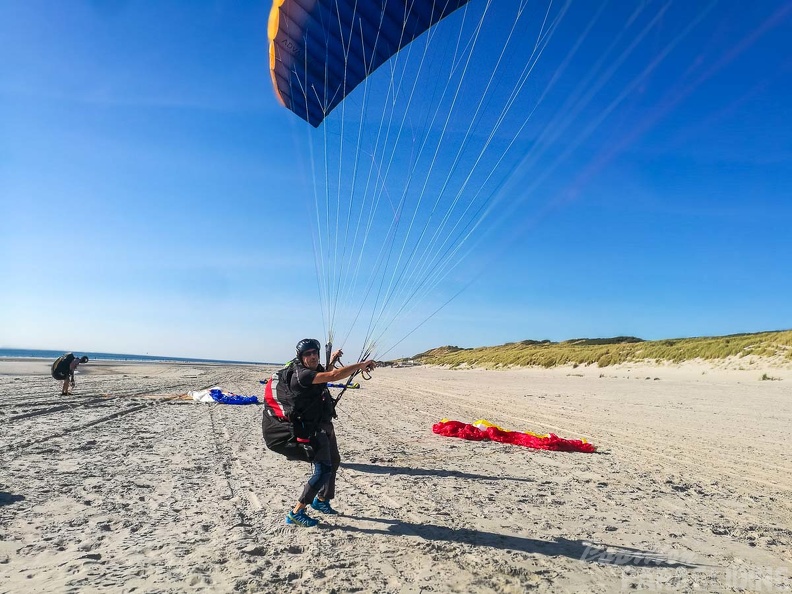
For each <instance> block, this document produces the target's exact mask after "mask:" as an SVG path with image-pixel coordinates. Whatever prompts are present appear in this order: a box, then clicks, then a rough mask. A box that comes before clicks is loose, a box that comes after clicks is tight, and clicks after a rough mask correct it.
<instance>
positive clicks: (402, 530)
mask: <svg viewBox="0 0 792 594" xmlns="http://www.w3.org/2000/svg"><path fill="white" fill-rule="evenodd" d="M356 519H357V520H361V521H364V522H376V523H380V524H387V526H385V527H383V528H361V527H358V526H343V525H335V526H333V527H332V529H333V530H345V531H348V532H362V533H365V534H389V535H395V536H418V537H420V538H423V539H424V540H429V541H446V542H462V543H467V544H471V545H476V546H483V547H492V548H494V549H504V550H509V551H520V552H523V553H532V554H537V555H546V556H548V557H559V556H560V557H568V558H570V559H577V560H578V561H585V562H587V563H599V564H602V565H617V566H628V565H631V566H645V567H649V566H653V567H685V568H695V567H701V565H699V564H695V563H690V562H685V561H679V560H675V559H670V558H668V557H667V556H666V555H662V554H660V553H653V552H651V551H643V550H641V549H634V548H630V547H621V546H611V545H607V544H602V543H599V544H596V543H591V542H586V541H582V540H569V539H567V538H556V539H555V540H537V539H533V538H525V537H523V536H510V535H506V534H496V533H494V532H484V531H482V530H470V529H467V528H458V529H454V528H448V527H446V526H435V525H434V524H414V523H411V522H402V521H401V520H386V519H383V518H366V517H360V516H357V517H356ZM320 526H322V525H321V524H320Z"/></svg>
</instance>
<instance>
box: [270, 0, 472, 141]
mask: <svg viewBox="0 0 792 594" xmlns="http://www.w3.org/2000/svg"><path fill="white" fill-rule="evenodd" d="M468 1H469V0H273V3H272V10H271V11H270V17H269V29H268V35H269V40H270V74H271V75H272V82H273V85H274V88H275V94H276V96H277V98H278V100H279V101H280V102H281V103H282V104H283V105H284V106H285V107H287V108H288V109H290V110H291V111H293V112H294V113H296V114H297V115H298V116H300V117H301V118H302V119H304V120H305V121H307V122H308V123H310V124H311V125H312V126H318V125H319V124H321V123H322V120H324V118H325V117H326V116H327V115H328V114H329V113H330V112H331V111H333V109H335V107H336V106H338V104H339V103H340V102H341V101H342V100H343V99H344V98H345V97H346V96H347V95H348V94H349V93H350V92H351V91H352V90H353V89H354V88H355V87H357V86H358V85H359V84H360V83H361V82H362V81H363V80H365V78H366V77H367V76H368V75H370V74H371V73H372V72H374V71H375V70H376V69H377V68H379V67H380V66H381V65H382V64H383V63H385V62H386V61H387V60H388V59H390V57H391V56H393V55H394V54H395V53H396V52H398V51H399V50H400V49H402V48H403V47H404V46H406V45H407V44H409V43H410V42H412V41H413V40H414V39H415V38H416V37H418V36H420V35H421V34H422V33H424V32H425V31H426V30H427V29H429V28H430V27H432V26H433V25H435V24H436V23H437V22H438V21H440V20H441V19H443V18H445V17H446V16H448V15H449V14H451V13H452V12H454V11H455V10H457V9H458V8H460V7H462V6H464V5H465V4H467V2H468Z"/></svg>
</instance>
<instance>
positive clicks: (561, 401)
mask: <svg viewBox="0 0 792 594" xmlns="http://www.w3.org/2000/svg"><path fill="white" fill-rule="evenodd" d="M48 365H49V362H46V361H41V362H30V361H27V362H22V361H8V360H6V361H0V388H1V391H0V393H2V399H1V400H0V427H2V431H1V432H0V447H1V448H2V449H1V450H0V451H1V452H2V454H1V455H2V462H0V592H97V591H107V592H183V591H206V592H210V591H211V592H284V591H289V592H474V593H481V592H526V591H538V592H618V591H631V590H638V591H641V590H645V589H650V590H652V591H666V592H691V591H698V592H701V591H703V592H710V591H715V592H721V591H726V592H729V591H736V592H743V591H748V592H755V591H759V592H771V591H790V582H791V581H792V577H791V576H792V552H791V551H792V547H791V546H790V545H792V530H790V528H792V506H791V504H790V501H791V500H792V480H791V479H790V476H791V475H792V472H791V471H792V453H791V452H792V437H791V436H790V427H792V389H791V388H792V372H790V370H788V369H787V370H784V369H772V370H768V371H767V373H768V375H771V376H773V377H778V378H781V379H780V380H778V381H761V380H760V377H761V375H762V372H761V370H757V369H756V368H753V369H750V370H747V371H739V370H734V369H732V370H728V369H726V370H724V369H713V368H711V367H707V366H704V365H697V364H693V365H685V366H681V367H672V366H664V367H636V366H630V367H620V368H605V369H598V368H593V367H592V368H577V369H572V368H563V369H553V370H516V371H479V370H465V371H450V370H444V369H438V368H425V367H417V368H409V369H378V370H376V371H375V373H374V379H373V380H372V381H370V382H363V387H362V389H360V390H356V391H350V392H348V393H347V395H345V396H344V399H343V401H342V403H341V407H340V411H339V416H340V418H339V419H338V422H337V424H336V427H337V432H338V434H339V441H340V446H341V451H342V456H343V458H344V463H343V467H342V469H341V472H340V476H339V486H338V497H337V499H336V500H335V501H334V503H335V505H336V507H337V508H338V510H339V511H341V512H342V513H341V515H339V516H335V517H327V516H321V519H322V524H321V525H320V527H319V528H314V529H298V528H290V527H287V526H285V525H284V515H285V513H286V511H287V509H288V508H289V507H290V506H291V504H292V503H293V502H294V500H295V498H296V497H297V495H298V493H299V491H300V488H301V485H302V483H303V481H304V480H305V479H306V477H307V475H308V472H309V466H308V465H307V464H303V463H298V462H289V461H287V460H285V459H284V458H282V457H280V456H278V455H276V454H274V453H271V452H269V451H267V450H266V449H265V448H264V447H263V443H262V440H261V431H260V420H261V407H260V406H224V405H217V404H197V403H193V402H191V401H186V400H184V399H181V398H179V396H180V395H183V394H185V393H186V392H187V391H188V390H192V389H198V388H205V387H208V386H212V385H220V386H222V387H223V388H225V389H226V390H229V391H233V392H236V393H240V394H260V393H261V388H262V386H261V385H260V384H259V380H260V379H262V378H263V377H265V376H266V372H265V369H264V368H261V367H253V366H222V365H193V364H166V363H163V364H142V363H139V364H130V363H127V364H118V363H108V362H104V363H102V362H91V363H89V364H88V365H86V366H84V367H81V368H80V371H81V372H82V373H80V375H79V376H78V378H77V387H76V392H75V394H74V395H73V396H70V397H61V396H59V383H58V382H55V381H54V380H52V379H51V378H50V377H49V375H48ZM443 417H448V418H451V419H456V420H461V421H468V422H471V421H474V420H476V419H478V418H482V417H483V418H486V419H488V420H490V421H493V422H495V423H498V424H500V425H502V426H504V427H506V428H508V429H515V430H533V431H552V432H555V433H557V434H558V435H560V436H562V437H570V438H580V437H585V438H586V439H588V440H590V441H592V442H593V443H595V444H596V445H597V446H598V447H599V453H597V454H574V453H560V452H558V453H557V452H544V451H534V450H527V449H524V448H519V447H515V446H509V445H504V444H496V443H473V442H466V441H462V440H456V439H451V438H444V437H439V436H436V435H434V434H433V433H432V431H431V426H432V424H433V423H435V422H437V421H439V420H440V419H441V418H443ZM317 515H318V514H317Z"/></svg>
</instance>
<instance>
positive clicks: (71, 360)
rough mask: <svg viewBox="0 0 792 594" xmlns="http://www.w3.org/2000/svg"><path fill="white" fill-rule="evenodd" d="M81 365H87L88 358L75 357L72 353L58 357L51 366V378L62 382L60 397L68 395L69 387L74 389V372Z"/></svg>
mask: <svg viewBox="0 0 792 594" xmlns="http://www.w3.org/2000/svg"><path fill="white" fill-rule="evenodd" d="M81 363H88V357H86V356H85V355H83V356H82V357H80V358H77V357H75V356H74V355H73V354H72V353H66V354H65V355H63V356H61V357H58V360H57V361H55V363H53V364H52V377H54V378H55V379H56V380H63V387H62V388H61V396H67V395H68V394H69V386H71V387H72V388H74V370H75V369H77V366H78V365H80V364H81Z"/></svg>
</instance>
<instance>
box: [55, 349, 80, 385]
mask: <svg viewBox="0 0 792 594" xmlns="http://www.w3.org/2000/svg"><path fill="white" fill-rule="evenodd" d="M75 358H76V357H75V356H74V353H65V354H63V355H61V356H60V357H58V358H57V359H55V362H54V363H53V364H52V377H53V378H54V379H56V380H61V381H62V380H65V379H66V378H67V377H69V373H70V372H71V364H72V361H74V359H75Z"/></svg>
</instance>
